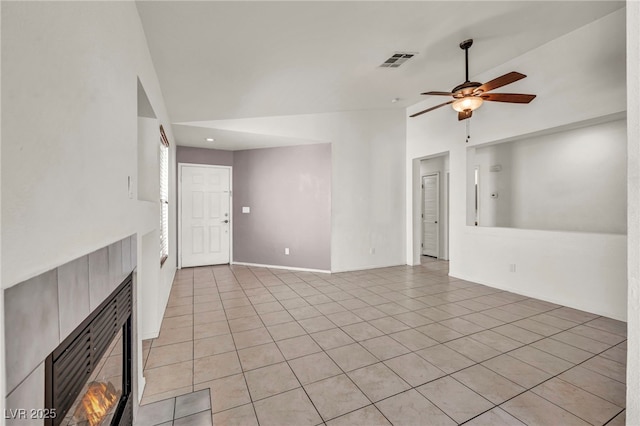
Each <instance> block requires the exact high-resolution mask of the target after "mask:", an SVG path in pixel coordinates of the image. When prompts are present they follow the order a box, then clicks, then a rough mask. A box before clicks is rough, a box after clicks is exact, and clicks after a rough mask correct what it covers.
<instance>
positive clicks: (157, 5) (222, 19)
mask: <svg viewBox="0 0 640 426" xmlns="http://www.w3.org/2000/svg"><path fill="white" fill-rule="evenodd" d="M137 5H138V10H139V12H140V16H141V19H142V24H143V27H144V30H145V34H146V37H147V40H148V43H149V48H150V50H151V56H152V59H153V62H154V65H155V68H156V71H157V74H158V77H159V80H160V85H161V87H162V92H163V95H164V99H165V102H166V105H167V109H168V111H169V115H170V117H171V119H172V120H173V122H174V123H181V124H182V125H176V126H174V134H175V136H176V138H177V143H178V145H188V146H203V147H210V148H218V149H229V150H234V149H248V148H255V147H263V146H274V145H278V144H279V145H289V144H299V143H313V142H314V141H309V140H305V141H303V140H295V139H291V140H282V138H280V140H277V139H276V138H273V137H271V136H268V135H256V134H252V133H244V132H232V131H228V130H227V131H224V130H213V129H207V128H202V127H197V126H193V125H188V123H189V122H207V121H212V120H229V119H242V118H249V117H272V116H282V115H296V114H313V113H325V112H337V111H350V110H363V109H365V110H367V109H389V108H406V107H407V106H409V105H412V104H415V103H416V102H419V101H420V100H421V97H420V95H419V93H420V92H423V91H426V90H447V91H448V90H450V89H451V88H453V87H454V86H455V85H457V84H459V83H461V82H463V81H464V53H463V51H462V50H460V48H459V47H458V44H459V43H460V42H461V41H462V40H464V39H467V38H473V39H474V45H473V47H472V48H471V50H470V53H469V55H470V74H471V77H473V76H474V75H477V74H480V73H482V72H483V71H487V70H489V69H491V68H493V67H496V66H498V65H500V64H502V63H504V62H506V61H508V60H510V59H512V58H514V57H516V56H519V55H521V54H523V53H525V52H527V51H529V50H531V49H533V48H535V47H537V46H540V45H542V44H544V43H546V42H548V41H550V40H552V39H554V38H557V37H559V36H561V35H563V34H566V33H568V32H570V31H572V30H574V29H576V28H579V27H581V26H583V25H585V24H587V23H589V22H592V21H594V20H596V19H598V18H600V17H602V16H605V15H607V14H609V13H611V12H613V11H615V10H617V9H619V8H620V7H623V6H624V2H617V1H567V2H561V1H544V2H543V1H498V2H485V1H446V2H436V1H411V2H403V1H374V2H368V1H351V2H343V1H319V2H307V1H300V2H296V1H284V2H270V1H257V2H250V1H232V2H222V1H194V2H192V1H145V0H143V1H140V0H138V2H137ZM396 51H412V52H418V55H417V56H415V57H414V58H413V59H411V60H409V61H408V62H406V63H405V64H404V65H402V67H401V68H397V69H389V68H380V67H379V65H380V64H381V63H382V62H384V60H385V59H386V58H388V57H389V56H391V55H392V54H393V53H394V52H396ZM549 65H550V66H553V64H549ZM472 79H473V78H472ZM393 98H400V101H399V102H396V103H391V100H392V99H393ZM194 124H195V123H194ZM198 125H199V126H202V124H201V123H199V124H198ZM205 137H214V138H216V142H215V143H213V144H211V143H207V142H205V141H204V139H205Z"/></svg>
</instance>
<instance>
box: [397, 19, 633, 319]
mask: <svg viewBox="0 0 640 426" xmlns="http://www.w3.org/2000/svg"><path fill="white" fill-rule="evenodd" d="M624 15H625V11H624V10H620V11H617V12H615V13H613V14H611V15H608V16H606V17H604V18H602V19H600V20H597V21H594V22H593V23H591V24H589V25H587V26H585V27H582V28H579V29H578V30H576V31H574V32H571V33H569V34H567V35H565V36H563V37H560V38H558V39H556V40H553V41H551V42H549V43H547V44H545V45H543V46H540V47H539V48H536V49H534V50H532V51H530V52H528V53H526V54H524V55H522V56H520V57H517V58H515V59H513V60H512V61H510V62H508V63H506V64H503V65H500V66H498V67H496V68H494V69H493V70H490V71H488V72H486V73H483V74H481V75H478V76H472V79H473V80H475V81H488V80H490V79H492V78H495V77H496V76H499V75H502V74H504V73H506V72H509V71H514V70H515V71H519V72H522V73H524V74H526V75H528V77H527V78H526V79H524V80H521V81H520V82H517V83H514V84H512V85H511V86H509V88H508V91H509V92H521V93H535V94H537V95H538V97H537V98H536V99H535V100H534V101H533V102H532V103H531V104H529V105H509V104H504V105H503V104H499V103H486V104H485V105H483V106H482V107H481V108H480V109H479V110H478V111H476V112H474V115H473V118H472V119H471V122H470V131H471V136H472V138H471V142H470V143H469V144H465V137H466V128H465V124H466V123H464V122H458V121H457V117H456V114H455V113H454V112H453V111H452V110H451V109H449V108H441V109H438V110H435V111H432V112H430V113H427V114H424V115H421V116H419V117H417V118H408V119H407V181H406V182H407V212H408V214H411V212H413V211H414V208H413V207H414V205H415V203H416V201H417V200H416V199H415V196H414V194H416V191H417V190H416V187H417V182H416V180H415V178H414V176H415V174H416V171H415V167H416V162H415V161H414V159H416V158H422V157H425V156H430V155H435V154H438V153H442V152H447V151H448V152H450V169H451V190H450V194H451V200H450V219H451V226H450V247H449V255H450V259H451V263H450V274H451V275H452V276H456V277H461V278H465V279H468V280H471V281H475V282H480V283H484V284H488V285H491V286H494V287H498V288H505V289H509V290H513V291H515V292H518V293H523V294H527V295H530V296H534V297H538V298H541V299H545V300H551V301H554V302H558V303H562V304H564V305H567V306H571V307H575V308H578V309H584V310H587V311H592V312H596V313H599V314H603V315H606V316H610V317H613V318H617V319H625V318H626V276H625V272H624V271H626V237H625V236H623V235H613V234H586V233H584V234H583V233H571V232H545V231H529V230H520V229H498V228H478V227H471V226H467V225H466V220H467V218H466V179H467V178H466V170H467V153H466V147H467V146H477V145H481V144H484V143H488V142H494V141H501V140H505V139H508V138H514V137H520V136H524V135H529V134H533V133H535V132H540V131H544V130H547V129H550V128H555V127H559V126H563V125H568V124H571V123H577V122H581V121H585V120H589V119H595V118H597V117H602V116H607V115H610V114H616V113H622V112H624V111H625V110H626V101H625V99H626V93H625V91H626V87H625V84H624V81H625V65H624V64H625V56H626V52H625V30H624V27H625V26H624ZM585 88H589V90H584V89H585ZM434 89H435V88H434ZM594 99H597V102H593V100H594ZM435 102H437V100H426V101H424V102H422V103H420V104H417V105H415V106H413V107H411V108H409V110H408V113H409V114H411V113H414V112H417V111H419V110H420V109H424V108H425V107H427V106H430V105H431V104H433V103H435ZM407 223H413V218H412V217H410V216H409V217H408V218H407ZM413 235H414V230H413V229H407V262H408V263H410V264H415V263H417V260H418V258H417V256H416V253H417V251H418V246H419V243H417V242H416V241H415V239H414V238H413ZM510 264H516V272H509V265H510ZM576 295H580V297H576Z"/></svg>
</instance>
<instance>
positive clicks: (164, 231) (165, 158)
mask: <svg viewBox="0 0 640 426" xmlns="http://www.w3.org/2000/svg"><path fill="white" fill-rule="evenodd" d="M167 257H169V139H167V135H166V134H165V133H164V128H163V127H162V126H160V265H162V264H163V263H164V261H165V260H167Z"/></svg>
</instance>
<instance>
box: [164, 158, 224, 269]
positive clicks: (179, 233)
mask: <svg viewBox="0 0 640 426" xmlns="http://www.w3.org/2000/svg"><path fill="white" fill-rule="evenodd" d="M183 166H184V167H209V168H217V169H229V219H230V220H231V226H229V264H230V265H231V264H233V166H217V165H215V164H196V163H178V178H177V179H178V182H176V184H177V185H176V188H177V190H178V197H177V198H178V223H177V225H178V226H177V227H176V228H177V229H176V239H177V240H178V241H177V243H178V244H177V247H178V252H177V253H176V255H177V256H178V269H182V167H183Z"/></svg>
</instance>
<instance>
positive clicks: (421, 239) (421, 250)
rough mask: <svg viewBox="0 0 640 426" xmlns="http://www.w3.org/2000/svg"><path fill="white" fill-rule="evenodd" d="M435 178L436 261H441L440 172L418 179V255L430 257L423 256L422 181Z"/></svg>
mask: <svg viewBox="0 0 640 426" xmlns="http://www.w3.org/2000/svg"><path fill="white" fill-rule="evenodd" d="M431 176H435V177H436V225H438V226H436V256H435V258H436V259H442V257H441V253H440V226H441V223H440V172H433V173H429V174H427V175H422V176H421V177H420V194H421V202H420V255H421V256H431V255H430V254H424V189H425V188H424V179H425V178H428V177H431Z"/></svg>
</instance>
